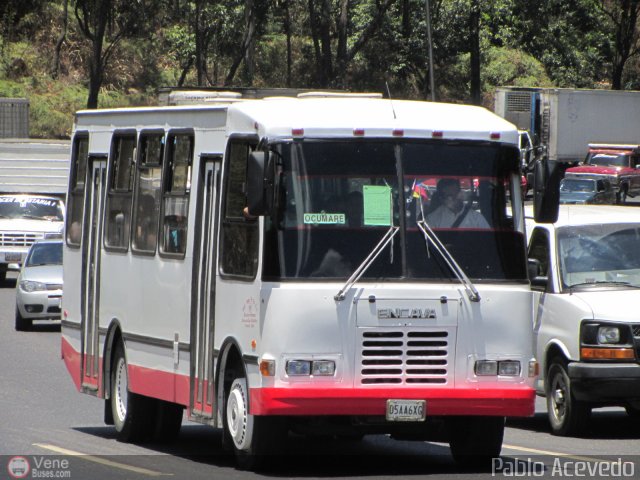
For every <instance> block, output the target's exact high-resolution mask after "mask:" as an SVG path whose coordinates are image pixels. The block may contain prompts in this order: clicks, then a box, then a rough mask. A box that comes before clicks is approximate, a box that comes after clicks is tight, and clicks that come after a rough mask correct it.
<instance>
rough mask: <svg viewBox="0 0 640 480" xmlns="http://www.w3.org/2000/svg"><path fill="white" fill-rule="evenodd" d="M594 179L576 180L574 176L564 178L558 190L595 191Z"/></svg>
mask: <svg viewBox="0 0 640 480" xmlns="http://www.w3.org/2000/svg"><path fill="white" fill-rule="evenodd" d="M595 191H596V182H595V180H578V179H574V178H565V179H563V180H562V182H560V192H565V193H569V192H572V193H573V192H595Z"/></svg>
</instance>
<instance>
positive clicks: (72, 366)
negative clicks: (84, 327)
mask: <svg viewBox="0 0 640 480" xmlns="http://www.w3.org/2000/svg"><path fill="white" fill-rule="evenodd" d="M60 354H61V355H62V359H63V360H64V364H65V365H66V367H67V370H68V371H69V375H71V379H72V380H73V383H74V384H75V386H76V388H77V389H78V391H80V353H79V352H77V351H76V349H75V348H73V346H71V344H70V343H69V341H68V340H67V339H66V338H65V337H64V336H62V341H61V342H60Z"/></svg>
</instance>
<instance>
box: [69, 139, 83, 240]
mask: <svg viewBox="0 0 640 480" xmlns="http://www.w3.org/2000/svg"><path fill="white" fill-rule="evenodd" d="M88 157H89V136H88V135H87V134H86V133H84V132H81V133H77V134H76V136H75V138H74V139H73V150H72V157H71V169H72V170H71V181H70V182H69V194H68V198H69V205H68V207H69V213H68V215H67V219H66V220H67V225H66V232H67V244H68V245H71V246H74V247H79V246H80V240H81V237H82V221H83V210H82V209H83V200H84V190H85V181H86V175H87V159H88Z"/></svg>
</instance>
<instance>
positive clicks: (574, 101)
mask: <svg viewBox="0 0 640 480" xmlns="http://www.w3.org/2000/svg"><path fill="white" fill-rule="evenodd" d="M495 112H496V113H497V114H498V115H500V116H502V117H503V118H505V119H507V120H509V121H511V122H513V123H515V124H516V125H517V126H518V128H519V129H522V130H528V131H529V132H530V133H531V135H532V138H533V139H534V143H536V144H537V145H542V146H544V147H546V154H547V156H548V158H549V160H558V161H562V162H576V161H581V160H583V159H584V157H585V155H586V154H587V147H588V144H589V143H618V144H620V143H623V144H634V143H640V91H614V90H587V89H575V88H519V87H501V88H498V89H497V90H496V94H495Z"/></svg>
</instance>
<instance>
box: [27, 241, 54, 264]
mask: <svg viewBox="0 0 640 480" xmlns="http://www.w3.org/2000/svg"><path fill="white" fill-rule="evenodd" d="M25 265H26V266H27V267H34V266H38V265H62V242H51V243H35V244H33V246H32V247H31V250H30V252H29V256H28V257H27V260H26V262H25Z"/></svg>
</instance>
